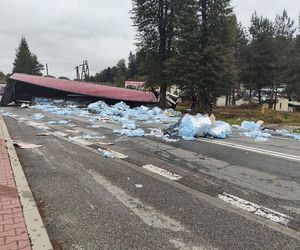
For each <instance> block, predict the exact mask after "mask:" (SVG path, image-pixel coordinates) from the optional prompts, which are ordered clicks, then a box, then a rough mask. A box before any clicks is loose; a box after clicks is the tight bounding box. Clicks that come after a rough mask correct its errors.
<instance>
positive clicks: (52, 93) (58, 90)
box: [1, 73, 157, 106]
mask: <svg viewBox="0 0 300 250" xmlns="http://www.w3.org/2000/svg"><path fill="white" fill-rule="evenodd" d="M34 97H46V98H52V99H81V100H85V101H88V102H96V101H98V100H102V101H105V102H106V103H109V104H115V103H117V102H120V101H124V102H126V103H127V104H129V105H130V106H138V105H143V104H155V103H157V99H156V97H155V95H154V93H152V92H146V91H137V90H131V89H124V88H118V87H111V86H104V85H99V84H94V83H86V82H77V81H70V80H61V79H53V78H48V77H42V76H32V75H27V74H18V73H15V74H13V75H12V76H11V77H10V79H9V81H8V83H7V85H6V87H5V90H4V94H3V97H2V99H1V106H6V105H8V104H9V103H12V102H15V103H18V102H31V101H32V100H33V99H34Z"/></svg>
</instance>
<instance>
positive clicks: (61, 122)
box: [48, 120, 70, 125]
mask: <svg viewBox="0 0 300 250" xmlns="http://www.w3.org/2000/svg"><path fill="white" fill-rule="evenodd" d="M69 122H70V121H67V120H60V121H49V122H48V125H66V124H68V123H69Z"/></svg>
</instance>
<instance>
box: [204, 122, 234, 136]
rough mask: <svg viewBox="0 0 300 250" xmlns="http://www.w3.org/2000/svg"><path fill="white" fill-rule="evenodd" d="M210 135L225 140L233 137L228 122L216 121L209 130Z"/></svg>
mask: <svg viewBox="0 0 300 250" xmlns="http://www.w3.org/2000/svg"><path fill="white" fill-rule="evenodd" d="M209 134H210V135H211V136H213V137H214V138H220V139H225V138H226V137H228V136H230V135H231V127H230V125H229V124H228V123H227V122H223V121H216V122H215V123H214V124H213V126H212V127H211V129H210V130H209Z"/></svg>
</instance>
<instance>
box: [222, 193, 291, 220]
mask: <svg viewBox="0 0 300 250" xmlns="http://www.w3.org/2000/svg"><path fill="white" fill-rule="evenodd" d="M218 198H219V199H221V200H223V201H225V202H227V203H229V204H231V205H233V206H235V207H238V208H241V209H243V210H246V211H248V212H250V213H253V214H256V215H258V216H261V217H264V218H266V219H269V220H271V221H274V222H276V223H279V224H282V225H285V226H287V224H288V223H289V221H290V219H291V218H290V217H289V216H287V215H285V214H282V213H279V212H277V211H274V210H272V209H269V208H266V207H263V206H260V205H258V204H255V203H253V202H250V201H247V200H244V199H241V198H239V197H237V196H234V195H231V194H228V193H223V194H219V195H218Z"/></svg>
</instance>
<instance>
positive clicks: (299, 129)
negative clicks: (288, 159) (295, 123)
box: [292, 128, 300, 134]
mask: <svg viewBox="0 0 300 250" xmlns="http://www.w3.org/2000/svg"><path fill="white" fill-rule="evenodd" d="M292 132H293V133H297V134H300V128H296V129H294V130H293V131H292Z"/></svg>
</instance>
